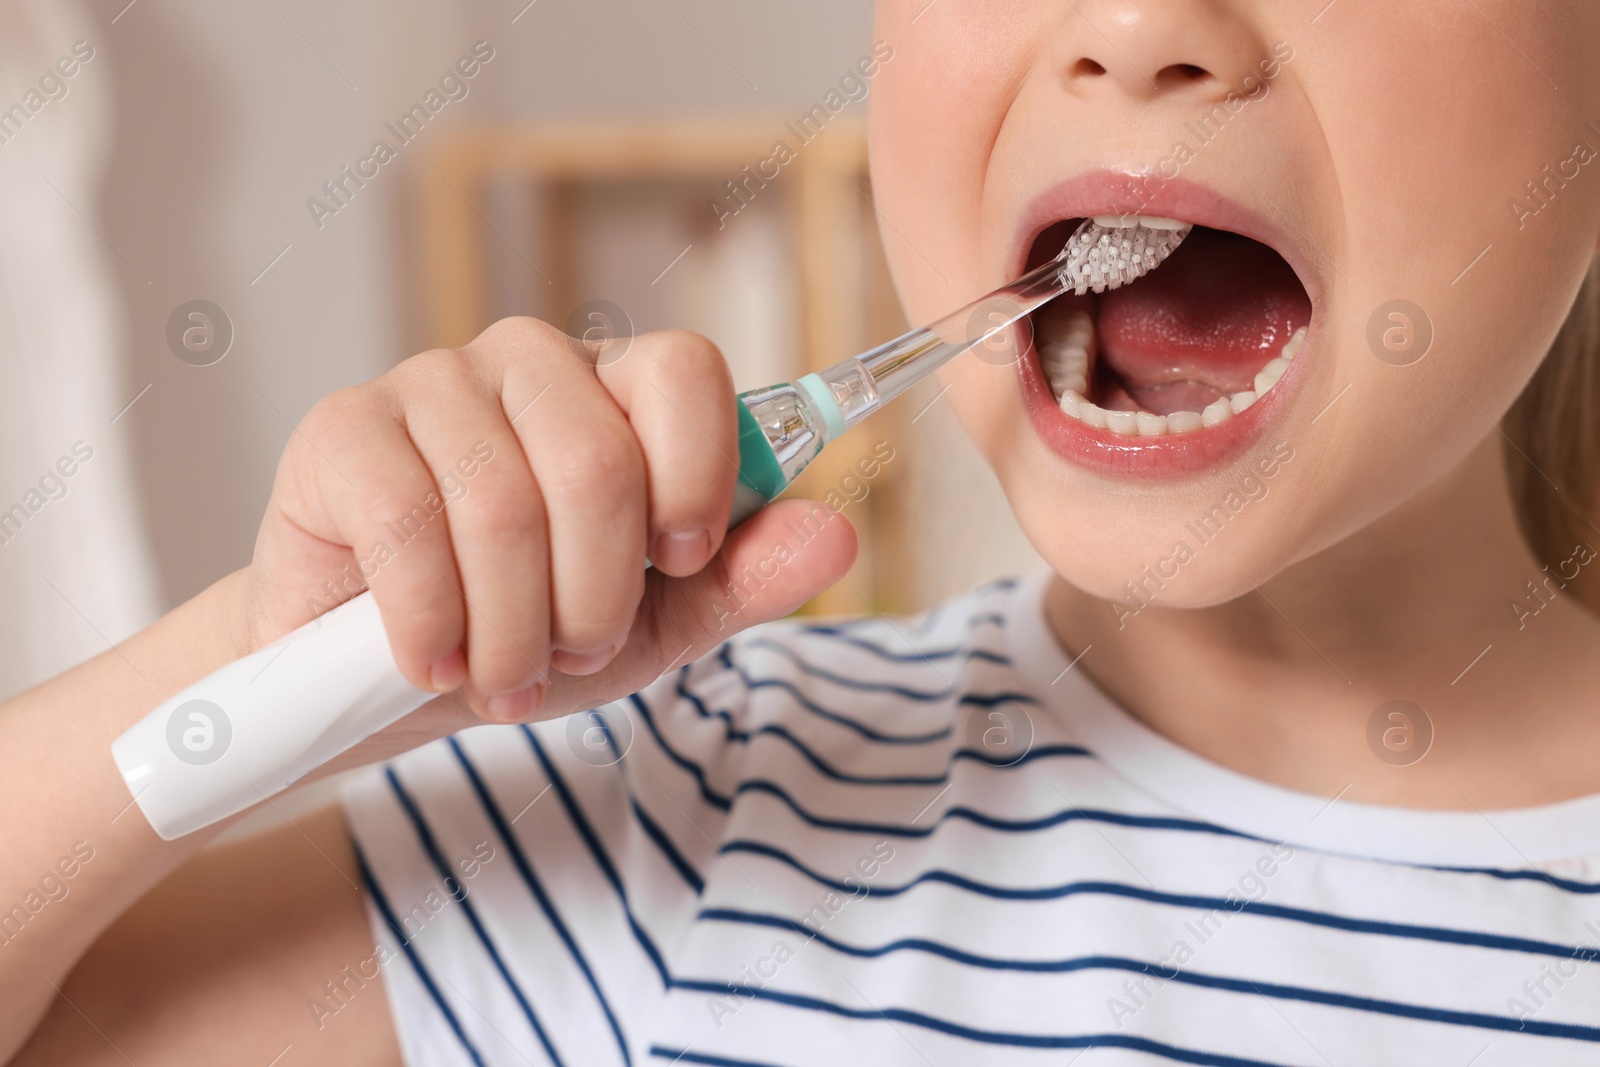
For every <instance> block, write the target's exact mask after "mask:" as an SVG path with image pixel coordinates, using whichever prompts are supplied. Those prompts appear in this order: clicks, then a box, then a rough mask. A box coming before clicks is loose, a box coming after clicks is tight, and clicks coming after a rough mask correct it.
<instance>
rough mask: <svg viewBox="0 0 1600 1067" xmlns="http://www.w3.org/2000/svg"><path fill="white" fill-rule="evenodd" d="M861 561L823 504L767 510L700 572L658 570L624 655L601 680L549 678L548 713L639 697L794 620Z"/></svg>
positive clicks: (843, 526) (840, 522) (846, 528)
mask: <svg viewBox="0 0 1600 1067" xmlns="http://www.w3.org/2000/svg"><path fill="white" fill-rule="evenodd" d="M855 555H856V533H855V529H854V528H853V527H852V526H851V525H850V523H849V521H848V520H847V519H845V518H844V516H843V515H841V514H839V513H838V512H836V511H833V510H832V509H830V508H828V507H827V506H826V505H823V504H820V503H817V502H815V501H810V500H779V501H777V502H775V503H773V504H770V505H768V506H767V507H766V508H764V509H762V510H761V511H759V512H757V513H756V514H755V515H753V516H751V517H750V518H749V519H748V520H746V521H745V522H743V523H741V524H740V525H739V526H738V527H737V528H736V529H734V530H731V531H729V532H728V535H727V539H726V541H725V542H724V544H723V546H722V549H721V550H720V551H719V552H718V554H717V555H716V556H715V557H714V558H713V560H712V562H711V563H710V564H709V565H708V566H706V567H704V568H703V569H701V570H700V571H699V572H698V573H696V574H694V575H691V576H690V577H687V578H672V577H669V576H667V575H665V574H662V573H660V572H659V571H654V570H652V571H651V572H650V579H649V582H648V586H647V590H646V594H645V599H644V602H643V603H642V604H641V605H640V608H639V613H638V619H637V621H636V622H635V624H634V628H633V632H632V633H630V634H629V636H628V640H627V642H626V643H625V644H624V645H623V648H622V652H621V653H620V654H619V655H618V656H617V658H616V659H615V660H614V661H613V662H612V663H611V664H610V666H609V667H608V668H607V669H606V670H604V671H602V672H600V673H599V674H595V675H591V676H588V677H582V678H571V677H564V676H562V675H559V674H554V675H552V676H551V681H550V692H549V695H548V697H547V699H546V702H545V707H544V709H543V712H544V713H545V714H548V715H561V714H566V713H569V712H572V711H577V710H581V709H585V708H592V707H595V706H596V705H598V704H602V703H605V702H606V701H610V700H615V699H617V698H619V697H622V696H626V695H627V694H629V693H632V692H636V691H637V690H639V689H642V688H643V687H644V686H646V685H648V684H649V683H650V682H652V681H654V680H655V679H656V678H658V677H660V676H661V675H663V674H665V673H667V672H668V671H671V670H673V669H675V668H677V667H681V666H683V665H684V664H685V663H691V662H693V661H694V660H696V659H699V658H700V657H701V656H704V655H705V654H706V653H707V652H709V651H711V650H712V649H714V648H715V647H716V646H717V645H719V644H720V643H722V642H723V641H726V640H727V639H728V638H730V637H732V636H733V635H734V634H736V633H738V632H739V631H740V630H744V629H746V628H748V627H751V626H755V625H757V624H758V623H763V622H769V621H771V620H773V619H780V618H782V617H783V616H785V615H788V614H790V613H791V612H793V611H794V610H795V609H797V608H799V607H800V606H801V605H802V604H804V603H806V601H808V600H810V599H811V598H812V597H814V596H816V595H817V594H818V593H820V592H822V591H823V590H824V589H826V588H828V586H830V585H832V584H833V583H834V582H836V581H838V580H839V579H840V578H842V577H843V576H844V575H845V573H846V572H847V571H848V570H849V569H850V564H851V563H852V562H854V560H855Z"/></svg>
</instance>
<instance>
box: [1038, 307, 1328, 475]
mask: <svg viewBox="0 0 1600 1067" xmlns="http://www.w3.org/2000/svg"><path fill="white" fill-rule="evenodd" d="M1024 321H1027V320H1024ZM1012 330H1013V343H1014V345H1015V347H1016V350H1017V351H1019V352H1021V353H1022V354H1021V356H1020V358H1018V360H1017V369H1018V372H1019V373H1020V374H1021V376H1022V395H1023V399H1024V401H1025V402H1026V403H1027V405H1028V419H1029V421H1030V422H1032V423H1033V428H1034V431H1035V432H1036V433H1037V434H1038V435H1039V438H1040V439H1041V440H1042V441H1043V442H1044V443H1045V445H1046V447H1048V448H1049V449H1050V450H1051V451H1052V452H1054V453H1056V454H1057V455H1058V456H1060V457H1061V458H1063V459H1066V460H1069V461H1071V462H1073V463H1076V464H1078V465H1080V466H1083V467H1086V468H1088V469H1089V470H1091V471H1094V472H1096V473H1098V474H1103V475H1107V476H1109V477H1115V478H1128V477H1134V476H1138V477H1142V478H1145V479H1148V480H1155V479H1162V478H1179V477H1183V476H1185V475H1191V474H1196V473H1198V472H1200V471H1204V470H1207V469H1210V468H1214V467H1218V466H1221V465H1222V464H1224V463H1225V462H1227V461H1228V460H1230V459H1232V458H1234V457H1235V456H1237V455H1239V454H1240V453H1242V452H1244V451H1245V450H1246V449H1248V448H1249V447H1250V445H1251V444H1253V443H1254V442H1255V441H1256V440H1258V439H1259V438H1260V437H1261V435H1262V433H1264V432H1265V430H1266V428H1267V427H1268V426H1269V425H1270V424H1271V423H1272V421H1273V420H1274V418H1275V417H1276V415H1277V411H1278V409H1279V408H1280V407H1281V406H1282V405H1283V403H1284V401H1285V399H1286V397H1287V396H1288V394H1289V391H1290V388H1291V387H1292V386H1293V384H1294V383H1295V382H1296V381H1297V380H1298V379H1299V377H1300V376H1299V375H1297V374H1296V373H1295V371H1296V369H1298V368H1299V366H1300V364H1301V361H1302V360H1304V359H1305V358H1306V356H1307V355H1308V354H1309V350H1310V348H1311V338H1310V337H1309V336H1308V337H1307V338H1306V339H1305V341H1304V342H1303V343H1302V344H1301V346H1300V351H1299V352H1297V353H1296V354H1295V360H1294V362H1292V363H1291V364H1290V365H1289V369H1288V370H1286V371H1285V372H1284V374H1283V377H1282V378H1280V379H1278V382H1277V384H1276V385H1274V386H1273V387H1272V388H1271V389H1269V390H1268V391H1267V393H1266V395H1265V396H1263V397H1260V398H1259V399H1257V400H1256V402H1255V403H1254V404H1251V405H1250V406H1249V407H1248V408H1245V409H1244V410H1243V411H1241V412H1239V413H1238V414H1236V415H1234V416H1233V417H1231V418H1229V419H1227V420H1226V421H1224V422H1220V423H1218V424H1217V425H1215V426H1205V427H1202V428H1200V429H1198V430H1194V431H1191V432H1190V433H1182V434H1170V433H1169V434H1162V435H1161V436H1159V437H1138V436H1123V435H1122V434H1117V433H1112V432H1111V431H1110V430H1101V429H1097V428H1096V427H1093V426H1090V425H1089V424H1088V423H1086V422H1084V421H1082V420H1081V419H1076V418H1073V417H1072V416H1071V415H1068V414H1067V413H1066V412H1064V411H1062V410H1061V405H1060V404H1059V403H1058V402H1057V401H1056V398H1055V394H1054V393H1052V392H1051V390H1050V385H1049V383H1048V382H1046V381H1045V380H1044V371H1043V370H1042V369H1041V368H1040V366H1039V358H1038V355H1037V354H1036V353H1035V352H1034V350H1033V344H1032V341H1031V340H1029V341H1028V342H1027V343H1026V344H1023V337H1024V335H1025V333H1024V330H1023V329H1019V328H1018V327H1012Z"/></svg>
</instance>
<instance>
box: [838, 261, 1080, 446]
mask: <svg viewBox="0 0 1600 1067" xmlns="http://www.w3.org/2000/svg"><path fill="white" fill-rule="evenodd" d="M1063 291H1065V282H1064V280H1063V278H1062V268H1061V264H1060V263H1059V262H1051V263H1046V264H1044V265H1043V266H1041V267H1038V268H1037V269H1035V270H1032V271H1030V272H1028V273H1027V274H1024V275H1023V276H1022V277H1020V278H1018V279H1017V280H1016V281H1014V282H1012V283H1011V284H1010V285H1007V286H1003V287H1001V288H999V289H996V290H995V291H994V292H992V293H990V294H989V295H988V296H986V297H984V298H983V299H982V300H979V301H978V302H976V303H974V304H969V305H967V306H966V307H964V308H962V309H961V310H959V311H954V312H951V313H950V314H948V315H946V316H945V317H944V318H942V319H938V320H936V321H934V322H931V323H929V324H928V325H927V326H923V327H920V328H918V329H915V330H912V331H911V332H910V333H907V334H902V335H901V336H899V337H896V338H895V339H894V340H893V341H889V342H887V343H885V344H881V345H879V346H878V347H877V348H874V349H873V350H872V351H870V352H867V353H865V354H863V355H860V356H856V357H855V358H854V359H847V360H844V361H843V362H841V363H835V364H834V365H833V366H831V367H829V368H828V369H827V370H823V371H818V372H817V377H819V378H821V379H822V380H823V381H824V382H825V383H827V386H828V388H829V389H830V390H831V391H832V392H833V396H834V399H836V400H837V401H838V402H839V410H840V412H842V413H843V415H844V421H845V425H846V426H854V425H855V424H856V423H858V422H860V421H861V420H862V419H864V418H866V417H867V416H868V415H870V414H872V413H873V412H874V411H876V410H878V409H879V408H880V407H882V406H883V405H885V404H887V403H888V402H889V401H891V400H893V399H894V398H895V397H897V396H899V395H900V394H901V393H903V392H905V391H906V390H907V389H909V388H911V387H912V386H913V385H915V384H916V383H917V382H920V381H921V380H922V379H924V378H926V377H927V376H928V375H929V374H931V373H933V371H935V370H937V369H938V368H939V367H941V366H943V365H944V364H946V363H948V362H949V361H950V360H952V359H954V358H955V357H956V356H959V355H961V353H963V352H967V351H970V350H971V349H973V348H975V347H977V346H978V345H980V344H989V345H993V346H997V347H998V346H1003V345H1004V344H1006V343H1007V341H1008V339H1007V338H1005V337H1003V336H1002V331H1004V330H1006V329H1007V328H1008V327H1010V326H1011V325H1012V324H1013V323H1015V322H1016V321H1017V320H1018V319H1021V318H1023V317H1024V316H1026V315H1028V314H1029V313H1030V312H1032V311H1034V310H1036V309H1037V308H1039V307H1040V306H1041V305H1043V304H1045V303H1046V302H1047V301H1049V300H1051V299H1053V298H1055V297H1057V296H1060V295H1061V293H1062V292H1063ZM1014 356H1015V354H1014V353H1013V358H1014ZM819 425H820V423H819Z"/></svg>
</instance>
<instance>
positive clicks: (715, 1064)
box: [650, 1045, 776, 1067]
mask: <svg viewBox="0 0 1600 1067" xmlns="http://www.w3.org/2000/svg"><path fill="white" fill-rule="evenodd" d="M650 1055H652V1056H655V1057H656V1058H658V1059H663V1060H664V1059H666V1058H667V1057H669V1056H670V1057H672V1062H673V1063H702V1064H705V1065H706V1067H776V1065H774V1064H770V1063H758V1062H756V1061H755V1060H735V1059H730V1058H729V1057H727V1056H713V1055H711V1054H710V1053H706V1052H695V1051H693V1050H692V1049H686V1048H683V1049H673V1048H667V1047H666V1046H664V1045H651V1046H650ZM668 1067H671V1064H669V1065H668Z"/></svg>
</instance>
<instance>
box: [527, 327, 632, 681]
mask: <svg viewBox="0 0 1600 1067" xmlns="http://www.w3.org/2000/svg"><path fill="white" fill-rule="evenodd" d="M541 325H542V324H541ZM543 328H544V329H547V330H550V332H551V333H553V334H554V335H555V336H556V337H559V338H560V339H561V343H560V345H559V346H558V347H556V348H550V349H546V350H545V354H546V356H547V357H548V358H541V359H522V360H512V361H510V362H509V365H508V366H507V369H506V370H505V372H504V373H505V380H504V383H503V384H502V387H501V395H502V398H503V402H504V403H505V405H506V410H507V412H508V416H509V417H510V418H511V419H512V429H513V430H514V431H515V433H516V435H517V437H518V439H519V440H520V442H521V444H522V451H523V454H524V455H525V456H527V457H528V463H529V466H530V468H531V469H532V471H533V477H534V480H535V482H537V484H538V487H539V494H540V496H541V497H543V499H544V507H545V513H546V528H547V530H548V536H549V555H550V603H551V616H550V642H551V647H552V648H553V649H554V650H555V651H554V652H553V653H552V656H551V663H552V664H553V665H554V666H555V667H556V668H557V669H558V670H562V671H565V672H567V673H584V672H588V671H594V670H598V669H600V668H601V667H602V666H604V665H605V663H606V662H608V661H609V660H610V658H611V657H612V655H614V654H615V652H616V651H617V649H618V648H619V647H620V646H621V644H622V641H623V640H624V639H625V638H626V637H627V634H628V631H629V628H630V627H631V626H632V622H633V616H634V612H635V611H636V610H637V608H638V605H639V598H640V597H641V596H642V595H643V593H644V570H645V549H646V544H645V528H646V500H645V467H644V457H643V456H642V455H641V453H640V451H639V443H638V441H637V440H636V439H635V438H634V436H633V430H632V429H631V428H630V427H629V425H628V421H627V418H626V417H625V416H624V415H623V413H622V410H621V409H620V408H619V407H618V406H617V404H616V401H614V400H613V399H612V398H611V395H610V394H609V393H607V392H606V390H605V389H604V388H603V387H601V385H600V383H599V381H598V380H597V379H596V377H595V371H594V368H593V367H592V366H590V365H589V364H588V363H586V362H585V361H584V360H582V359H580V358H579V357H578V356H577V355H575V354H574V353H573V352H572V350H571V349H570V348H569V347H568V344H567V338H566V337H565V335H563V334H560V333H558V332H556V331H554V330H553V329H552V328H549V327H543ZM520 397H530V398H535V399H533V400H532V401H531V406H528V405H529V403H530V402H527V401H524V402H522V404H523V406H522V407H521V408H520V410H512V409H513V406H514V405H516V404H517V403H518V399H517V398H520Z"/></svg>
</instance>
